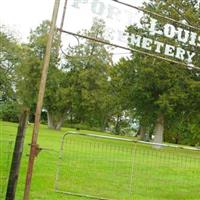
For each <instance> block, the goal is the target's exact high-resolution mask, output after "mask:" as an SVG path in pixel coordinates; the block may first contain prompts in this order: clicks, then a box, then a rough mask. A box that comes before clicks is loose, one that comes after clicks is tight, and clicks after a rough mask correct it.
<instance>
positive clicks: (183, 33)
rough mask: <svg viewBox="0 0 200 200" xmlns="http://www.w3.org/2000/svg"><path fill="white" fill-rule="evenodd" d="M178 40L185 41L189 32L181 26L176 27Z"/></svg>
mask: <svg viewBox="0 0 200 200" xmlns="http://www.w3.org/2000/svg"><path fill="white" fill-rule="evenodd" d="M177 32H178V40H179V41H180V42H183V43H186V42H187V41H188V39H189V35H190V32H189V31H188V30H184V29H182V28H178V31H177Z"/></svg>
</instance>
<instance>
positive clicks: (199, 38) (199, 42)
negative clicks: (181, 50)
mask: <svg viewBox="0 0 200 200" xmlns="http://www.w3.org/2000/svg"><path fill="white" fill-rule="evenodd" d="M197 46H198V47H200V36H199V37H198V42H197Z"/></svg>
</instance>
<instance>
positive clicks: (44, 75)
mask: <svg viewBox="0 0 200 200" xmlns="http://www.w3.org/2000/svg"><path fill="white" fill-rule="evenodd" d="M59 5H60V0H55V4H54V9H53V15H52V20H51V27H50V32H49V35H48V41H47V47H46V52H45V57H44V64H43V68H42V74H41V79H40V88H39V93H38V101H37V106H36V112H35V123H34V128H33V133H32V143H31V148H30V155H29V162H28V169H27V174H26V184H25V189H24V198H23V200H29V194H30V186H31V179H32V173H33V166H34V161H35V157H36V155H37V152H38V144H37V139H38V132H39V126H40V117H41V110H42V105H43V99H44V92H45V87H46V79H47V73H48V67H49V61H50V52H51V46H52V42H53V36H54V31H55V29H56V21H57V16H58V10H59Z"/></svg>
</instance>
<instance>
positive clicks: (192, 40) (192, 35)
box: [189, 32, 197, 46]
mask: <svg viewBox="0 0 200 200" xmlns="http://www.w3.org/2000/svg"><path fill="white" fill-rule="evenodd" d="M196 39H197V33H194V32H191V33H190V41H189V44H190V45H193V46H196Z"/></svg>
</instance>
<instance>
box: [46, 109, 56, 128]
mask: <svg viewBox="0 0 200 200" xmlns="http://www.w3.org/2000/svg"><path fill="white" fill-rule="evenodd" d="M47 121H48V128H51V129H54V123H53V117H52V115H51V114H50V113H49V112H47Z"/></svg>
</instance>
